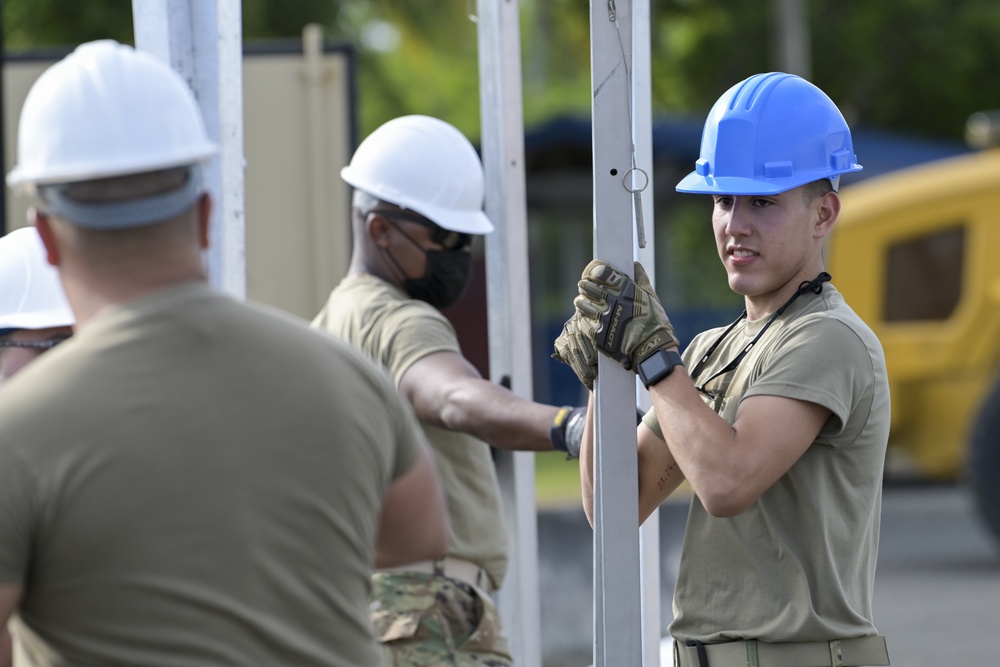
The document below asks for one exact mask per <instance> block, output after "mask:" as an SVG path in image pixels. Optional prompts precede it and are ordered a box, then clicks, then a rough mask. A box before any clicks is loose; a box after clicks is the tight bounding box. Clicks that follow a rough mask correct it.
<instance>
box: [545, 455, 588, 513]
mask: <svg viewBox="0 0 1000 667" xmlns="http://www.w3.org/2000/svg"><path fill="white" fill-rule="evenodd" d="M535 500H536V502H537V504H538V506H539V507H541V508H547V507H580V462H579V461H577V460H576V459H572V460H569V461H567V460H566V455H565V454H564V453H562V452H539V453H537V454H535Z"/></svg>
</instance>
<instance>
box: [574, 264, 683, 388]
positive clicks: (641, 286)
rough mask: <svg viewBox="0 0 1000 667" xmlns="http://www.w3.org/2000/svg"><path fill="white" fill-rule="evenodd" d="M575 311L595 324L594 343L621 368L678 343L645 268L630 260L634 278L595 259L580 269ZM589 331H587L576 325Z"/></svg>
mask: <svg viewBox="0 0 1000 667" xmlns="http://www.w3.org/2000/svg"><path fill="white" fill-rule="evenodd" d="M578 286H579V289H580V296H578V297H576V299H574V301H573V305H574V306H576V310H577V314H579V315H581V317H582V318H584V319H589V320H590V322H592V323H593V324H596V325H597V326H596V331H594V332H593V335H594V337H593V339H592V340H593V341H594V345H595V346H596V347H597V349H599V350H600V351H601V352H603V353H604V354H606V355H608V356H609V357H611V358H612V359H614V360H615V361H617V362H618V363H619V364H621V365H622V366H623V367H624V368H625V369H626V370H631V371H636V370H637V369H638V367H639V362H640V361H642V360H643V359H645V358H646V357H648V356H649V355H650V354H652V353H653V352H654V351H656V350H660V349H666V348H669V347H674V346H677V345H678V340H677V336H676V335H675V334H674V327H673V325H671V324H670V319H669V318H668V317H667V314H666V313H665V312H664V311H663V306H661V305H660V300H659V299H658V298H657V297H656V293H655V292H654V291H653V286H652V285H651V284H650V282H649V277H648V276H647V275H646V271H645V269H643V268H642V265H641V264H640V263H639V262H636V263H635V280H634V281H633V280H632V279H630V278H629V277H628V276H627V275H625V274H624V273H622V272H620V271H616V270H615V269H613V268H611V266H609V265H608V263H607V262H604V261H603V260H600V259H595V260H593V261H591V262H590V264H588V265H587V268H585V269H584V270H583V278H582V279H581V280H580V282H579V284H578ZM580 328H581V330H583V331H587V333H590V329H589V328H588V327H586V326H581V327H580Z"/></svg>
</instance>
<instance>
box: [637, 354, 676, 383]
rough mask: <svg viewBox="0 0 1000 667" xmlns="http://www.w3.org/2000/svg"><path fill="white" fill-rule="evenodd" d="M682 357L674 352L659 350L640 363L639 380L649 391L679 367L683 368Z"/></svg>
mask: <svg viewBox="0 0 1000 667" xmlns="http://www.w3.org/2000/svg"><path fill="white" fill-rule="evenodd" d="M683 365H684V361H683V360H682V359H681V355H679V354H677V352H675V351H674V350H670V351H669V352H668V351H667V350H657V351H656V352H653V353H652V354H651V355H649V356H648V357H646V358H645V359H643V360H642V361H640V362H639V379H641V380H642V383H643V384H644V385H646V389H649V387H650V385H654V384H656V383H657V382H659V381H660V380H662V379H663V378H665V377H667V376H668V375H670V374H671V373H673V372H674V368H676V367H677V366H683Z"/></svg>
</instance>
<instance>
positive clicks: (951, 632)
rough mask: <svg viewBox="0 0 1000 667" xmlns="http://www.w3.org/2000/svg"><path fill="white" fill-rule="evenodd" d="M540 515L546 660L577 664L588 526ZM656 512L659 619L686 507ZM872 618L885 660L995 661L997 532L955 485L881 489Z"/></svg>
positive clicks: (586, 617) (999, 590) (584, 625)
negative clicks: (881, 639)
mask: <svg viewBox="0 0 1000 667" xmlns="http://www.w3.org/2000/svg"><path fill="white" fill-rule="evenodd" d="M546 514H547V516H543V517H540V522H539V533H540V534H539V538H540V539H539V547H540V551H541V556H542V560H541V572H540V576H541V581H542V586H543V591H542V592H543V595H542V600H543V603H542V607H543V608H542V621H543V626H542V630H543V637H545V639H543V644H546V647H545V649H544V651H545V660H544V662H545V667H581V666H582V665H587V664H589V663H590V656H591V649H590V642H591V641H592V640H591V636H592V635H591V633H592V630H591V629H590V626H591V624H592V619H593V612H592V609H593V606H592V600H591V598H590V577H591V576H592V574H591V572H592V568H591V565H590V562H589V558H590V556H589V548H590V545H589V543H588V541H589V539H590V533H589V526H587V525H586V523H585V520H583V519H582V512H576V511H567V512H563V513H559V514H553V513H546ZM660 515H661V560H662V568H661V571H662V579H663V581H662V584H663V586H662V588H663V590H662V593H661V595H662V601H663V605H662V606H663V607H664V609H663V618H664V621H663V622H664V626H665V625H666V623H667V622H668V621H669V610H670V604H669V600H670V595H671V594H672V587H673V580H674V577H675V576H676V562H677V548H678V545H679V538H680V535H681V534H682V532H681V531H682V530H683V522H684V517H685V512H684V508H683V506H682V505H681V504H675V503H668V504H667V505H665V506H664V507H663V509H661V512H660ZM581 522H582V523H581ZM875 623H876V626H877V627H878V629H879V631H880V632H882V633H883V634H885V635H886V636H887V638H888V642H889V656H890V659H891V660H892V664H893V666H894V667H998V666H1000V540H996V539H994V538H993V536H992V535H991V534H990V533H988V532H987V531H986V530H985V528H983V526H982V525H981V524H980V522H979V520H978V518H977V517H976V514H975V510H974V508H973V506H972V503H971V501H970V499H969V498H968V496H967V494H966V493H965V492H964V491H963V490H962V489H961V488H958V487H955V486H950V485H949V486H914V485H906V486H890V487H887V488H886V491H885V494H884V499H883V514H882V538H881V547H880V557H879V566H878V571H877V574H876V590H875ZM669 664H670V663H669V662H664V663H663V667H667V666H668V665H669Z"/></svg>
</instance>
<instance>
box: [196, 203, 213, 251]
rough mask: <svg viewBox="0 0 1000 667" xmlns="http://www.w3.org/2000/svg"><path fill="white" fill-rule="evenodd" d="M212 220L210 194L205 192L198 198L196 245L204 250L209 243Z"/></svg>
mask: <svg viewBox="0 0 1000 667" xmlns="http://www.w3.org/2000/svg"><path fill="white" fill-rule="evenodd" d="M211 220H212V195H210V194H208V193H207V192H206V193H204V194H202V195H201V197H200V198H199V199H198V245H199V246H200V247H201V249H202V250H206V249H207V248H208V245H209V232H210V231H211V228H210V227H211V225H210V223H211Z"/></svg>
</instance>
